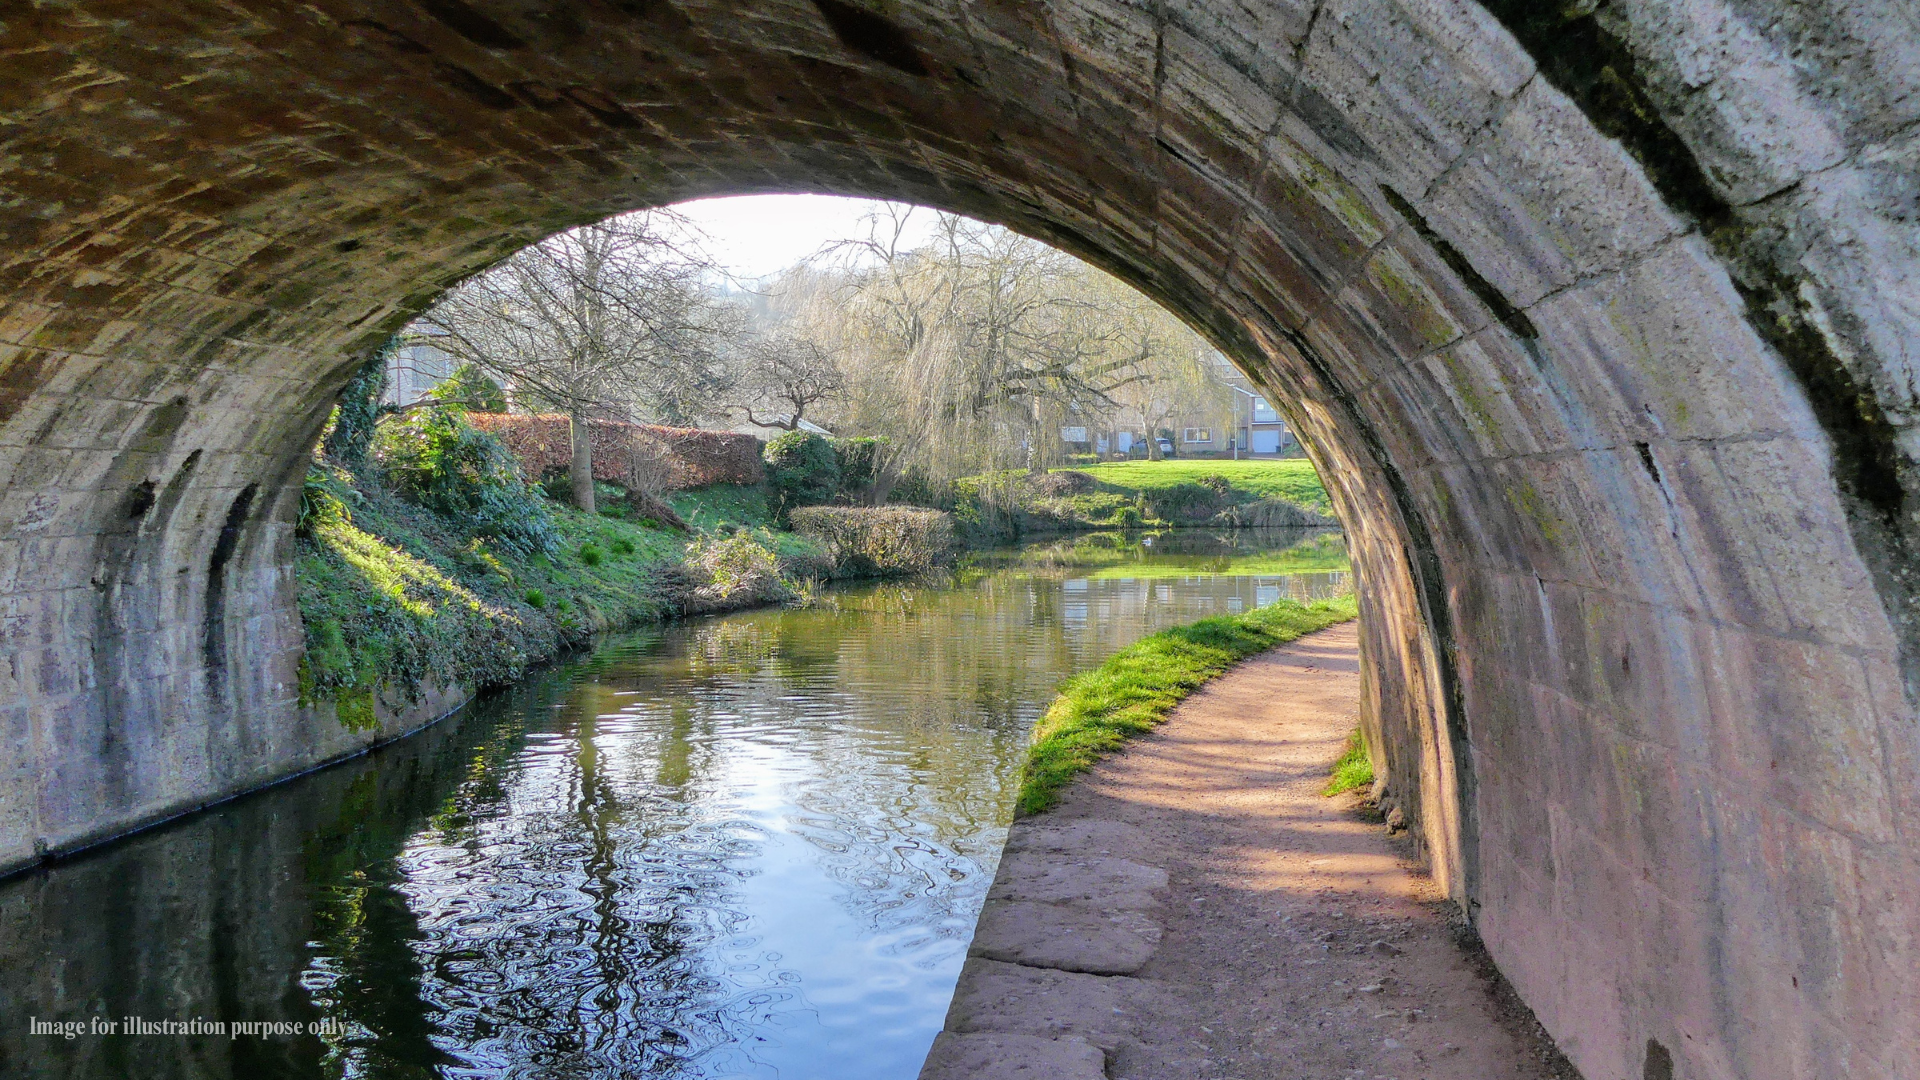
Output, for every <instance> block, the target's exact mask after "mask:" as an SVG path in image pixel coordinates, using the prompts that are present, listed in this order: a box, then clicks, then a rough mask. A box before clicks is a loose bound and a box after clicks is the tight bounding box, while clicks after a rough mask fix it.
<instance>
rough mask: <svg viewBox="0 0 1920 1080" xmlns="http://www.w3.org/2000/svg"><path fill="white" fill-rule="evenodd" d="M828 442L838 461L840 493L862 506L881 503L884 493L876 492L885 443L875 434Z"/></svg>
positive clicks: (879, 480) (878, 485) (884, 440)
mask: <svg viewBox="0 0 1920 1080" xmlns="http://www.w3.org/2000/svg"><path fill="white" fill-rule="evenodd" d="M829 441H830V442H831V443H832V444H833V452H834V456H835V457H836V458H838V459H839V462H840V493H841V494H842V495H845V496H847V497H848V498H850V499H852V500H854V501H857V502H862V503H864V502H869V501H875V502H878V501H884V493H883V492H880V490H879V488H880V482H881V479H882V478H881V475H880V451H881V450H882V448H884V447H885V446H886V442H887V440H886V439H884V438H882V437H880V436H877V435H863V436H860V437H859V438H853V439H831V440H829ZM876 496H879V497H878V498H876Z"/></svg>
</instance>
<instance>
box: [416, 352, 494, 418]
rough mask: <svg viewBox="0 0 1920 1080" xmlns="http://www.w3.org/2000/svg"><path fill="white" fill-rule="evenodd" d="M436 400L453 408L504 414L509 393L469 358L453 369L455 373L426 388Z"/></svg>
mask: <svg viewBox="0 0 1920 1080" xmlns="http://www.w3.org/2000/svg"><path fill="white" fill-rule="evenodd" d="M427 394H428V395H429V396H431V397H432V398H433V399H434V400H435V401H444V402H446V403H447V404H448V406H449V407H451V408H461V409H472V410H473V411H475V412H484V413H503V412H506V411H507V393H506V391H504V390H502V389H500V384H499V383H497V382H494V381H493V380H492V379H490V378H488V377H487V373H486V372H484V371H481V370H480V365H478V364H475V363H473V362H472V361H468V362H467V363H464V364H461V365H460V366H459V367H457V368H454V369H453V374H451V375H449V376H447V377H446V379H444V380H443V381H442V382H441V383H440V385H438V386H436V387H434V388H433V389H431V390H429V391H427Z"/></svg>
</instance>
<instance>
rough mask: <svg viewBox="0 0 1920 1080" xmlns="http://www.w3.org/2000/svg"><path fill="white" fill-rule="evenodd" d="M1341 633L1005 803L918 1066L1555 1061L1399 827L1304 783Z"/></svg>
mask: <svg viewBox="0 0 1920 1080" xmlns="http://www.w3.org/2000/svg"><path fill="white" fill-rule="evenodd" d="M1357 641H1358V639H1357V634H1356V628H1355V625H1354V624H1353V623H1346V624H1344V625H1340V626H1336V627H1333V628H1331V629H1327V630H1322V631H1319V632H1317V633H1314V634H1310V635H1308V636H1306V637H1303V638H1300V639H1299V640H1297V641H1295V642H1292V643H1290V644H1287V645H1283V646H1280V647H1278V648H1275V649H1272V650H1270V651H1268V652H1265V653H1262V654H1260V655H1258V656H1256V657H1254V658H1252V659H1250V660H1248V661H1246V662H1244V663H1242V664H1240V665H1239V666H1237V667H1235V668H1233V669H1232V670H1230V671H1229V672H1227V673H1226V674H1224V675H1222V676H1220V677H1218V678H1216V679H1214V680H1213V681H1211V682H1209V683H1208V684H1206V685H1205V686H1203V687H1202V688H1201V689H1200V690H1198V691H1196V692H1195V693H1194V694H1193V696H1191V697H1189V698H1188V699H1187V700H1186V701H1184V702H1182V703H1181V704H1180V705H1179V706H1178V708H1176V709H1175V710H1174V712H1173V713H1172V715H1171V716H1170V717H1169V718H1168V720H1167V721H1166V723H1165V724H1163V725H1162V726H1161V727H1159V728H1158V729H1156V730H1155V731H1154V732H1152V733H1151V734H1148V735H1145V736H1143V737H1141V738H1139V739H1137V740H1135V741H1133V742H1132V743H1130V744H1128V746H1127V748H1126V749H1124V750H1123V751H1121V752H1120V753H1118V754H1116V755H1115V756H1113V757H1110V758H1108V759H1106V760H1105V761H1102V762H1101V763H1099V764H1098V765H1096V766H1094V767H1093V768H1092V769H1091V770H1090V771H1088V772H1087V773H1085V774H1083V775H1082V776H1081V777H1080V778H1079V779H1078V780H1076V781H1075V782H1074V783H1073V784H1072V785H1071V786H1070V787H1068V789H1067V790H1066V792H1065V793H1064V795H1063V797H1062V799H1061V801H1060V804H1059V805H1058V806H1057V807H1055V808H1054V809H1052V810H1050V811H1047V812H1045V813H1042V814H1037V815H1034V816H1032V817H1027V818H1022V819H1020V820H1019V821H1016V822H1015V823H1014V825H1013V828H1012V830H1011V832H1010V833H1009V835H1008V838H1007V847H1006V853H1005V855H1004V856H1003V858H1002V859H1001V862H1000V868H999V872H998V874H997V875H996V877H995V881H994V886H993V889H992V891H991V892H990V893H989V894H988V899H987V903H986V905H985V907H984V908H983V909H982V911H981V914H980V921H979V924H978V927H977V929H976V931H975V934H974V940H973V945H972V948H971V950H970V951H969V954H968V957H969V958H968V960H967V963H966V967H965V968H964V970H963V971H962V972H961V976H960V983H959V986H958V988H957V990H956V991H955V994H954V1000H953V1005H952V1007H951V1009H950V1011H949V1012H948V1014H947V1023H946V1030H945V1031H943V1032H942V1033H941V1034H940V1035H939V1037H938V1038H937V1039H936V1040H935V1042H934V1046H933V1050H932V1053H931V1054H929V1055H928V1058H927V1062H926V1065H925V1067H924V1069H923V1070H922V1071H921V1074H920V1077H921V1080H960V1078H962V1077H965V1078H968V1080H1000V1078H1007V1080H1014V1078H1021V1080H1041V1078H1046V1080H1230V1078H1239V1080H1256V1078H1268V1077H1275V1078H1278V1077H1285V1078H1295V1077H1298V1078H1303V1080H1304V1078H1308V1077H1312V1078H1315V1080H1330V1078H1345V1077H1365V1078H1367V1080H1375V1078H1380V1077H1388V1078H1394V1080H1416V1078H1426V1080H1520V1078H1527V1080H1533V1078H1572V1077H1574V1076H1575V1074H1574V1073H1573V1072H1572V1070H1571V1069H1570V1068H1569V1067H1567V1066H1566V1065H1565V1062H1564V1059H1561V1058H1559V1055H1558V1054H1557V1052H1555V1051H1554V1050H1553V1048H1552V1046H1551V1044H1550V1043H1549V1042H1547V1041H1546V1039H1545V1038H1544V1036H1543V1035H1542V1034H1541V1033H1540V1032H1539V1030H1538V1028H1537V1025H1535V1024H1534V1023H1533V1021H1532V1017H1531V1015H1530V1014H1528V1013H1527V1012H1526V1010H1525V1008H1524V1007H1522V1006H1520V1005H1519V1004H1518V1002H1517V1001H1515V1000H1514V999H1513V997H1512V994H1511V991H1509V990H1507V989H1506V987H1505V984H1504V982H1503V981H1501V980H1500V979H1499V976H1498V975H1497V973H1495V972H1494V971H1493V968H1492V965H1491V964H1489V963H1488V962H1487V961H1486V960H1485V957H1484V954H1482V953H1480V952H1479V950H1478V948H1477V946H1476V945H1474V944H1473V942H1472V939H1471V936H1470V935H1467V934H1463V932H1462V931H1461V930H1460V928H1459V927H1458V925H1457V924H1456V923H1455V921H1454V919H1453V908H1452V906H1451V905H1450V904H1448V903H1446V902H1445V901H1444V900H1443V898H1442V897H1441V896H1440V894H1439V892H1438V890H1436V889H1435V888H1434V886H1433V884H1432V882H1431V881H1430V880H1429V879H1428V878H1426V877H1425V876H1424V875H1423V874H1422V873H1420V872H1419V870H1418V869H1417V867H1416V866H1415V865H1414V864H1413V863H1412V862H1411V861H1410V857H1411V850H1410V848H1409V847H1408V846H1407V844H1406V842H1405V841H1404V839H1394V838H1391V837H1389V836H1388V835H1387V834H1386V831H1385V829H1384V828H1383V827H1381V826H1378V825H1374V824H1370V823H1369V822H1367V821H1366V820H1364V819H1363V818H1362V817H1361V816H1360V815H1359V814H1357V813H1356V812H1355V810H1356V808H1357V803H1358V800H1357V798H1356V797H1354V796H1343V797H1336V798H1333V799H1329V798H1325V797H1323V796H1321V795H1320V790H1321V788H1322V787H1323V785H1324V784H1325V783H1326V775H1327V768H1328V766H1329V765H1330V764H1331V763H1332V762H1333V761H1334V759H1335V758H1337V757H1338V756H1339V755H1340V753H1341V750H1342V749H1343V747H1344V744H1345V740H1346V738H1347V734H1348V733H1349V732H1350V731H1351V730H1352V728H1353V724H1354V716H1355V713H1356V710H1357V708H1358V695H1359V677H1358V672H1359V664H1358V655H1357V649H1358V644H1357Z"/></svg>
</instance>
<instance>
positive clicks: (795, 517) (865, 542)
mask: <svg viewBox="0 0 1920 1080" xmlns="http://www.w3.org/2000/svg"><path fill="white" fill-rule="evenodd" d="M791 517H792V521H793V529H794V531H795V532H797V533H799V534H800V535H802V536H809V537H813V538H814V539H817V540H819V541H820V542H821V543H823V544H825V545H826V549H827V554H828V556H829V557H830V558H831V559H832V560H833V563H834V566H835V567H837V568H838V569H839V570H840V571H841V572H842V573H844V574H846V575H848V576H856V577H872V576H876V575H882V574H915V573H920V572H923V571H926V570H930V569H932V568H933V567H935V566H938V565H940V564H941V563H943V562H945V561H947V558H948V557H949V556H950V555H951V554H952V552H953V546H954V539H953V518H952V517H951V516H949V515H947V514H945V513H943V512H941V511H939V510H921V509H918V508H916V507H908V506H885V507H865V506H860V507H855V506H808V507H802V508H801V509H798V510H795V511H793V513H792V515H791Z"/></svg>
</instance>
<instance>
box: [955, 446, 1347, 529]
mask: <svg viewBox="0 0 1920 1080" xmlns="http://www.w3.org/2000/svg"><path fill="white" fill-rule="evenodd" d="M952 505H953V511H954V516H955V518H956V521H957V524H958V526H959V528H960V530H961V534H962V537H963V539H964V540H965V541H966V542H967V543H968V544H970V545H973V546H982V545H986V544H992V543H1001V542H1005V541H1008V540H1015V539H1019V538H1021V537H1023V536H1027V535H1030V534H1036V533H1050V532H1073V531H1084V530H1095V529H1138V528H1158V527H1168V526H1196V525H1198V526H1212V527H1220V528H1240V527H1247V526H1301V525H1331V524H1335V522H1334V521H1333V520H1332V518H1331V516H1330V515H1331V514H1332V503H1331V500H1330V499H1328V497H1327V492H1326V488H1325V487H1324V486H1323V485H1322V484H1321V482H1320V477H1319V474H1317V473H1316V472H1314V470H1313V466H1312V464H1311V463H1309V462H1307V461H1306V460H1305V459H1299V458H1295V459H1285V460H1270V461H1211V460H1209V461H1178V460H1176V461H1118V462H1109V463H1106V464H1102V465H1088V466H1083V467H1078V468H1071V469H1055V470H1053V471H1052V472H1050V473H1042V474H1030V473H1027V472H1025V471H1024V470H1008V471H1005V472H995V473H985V474H982V475H979V476H969V477H965V478H963V479H961V480H958V481H955V482H954V485H953V495H952Z"/></svg>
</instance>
